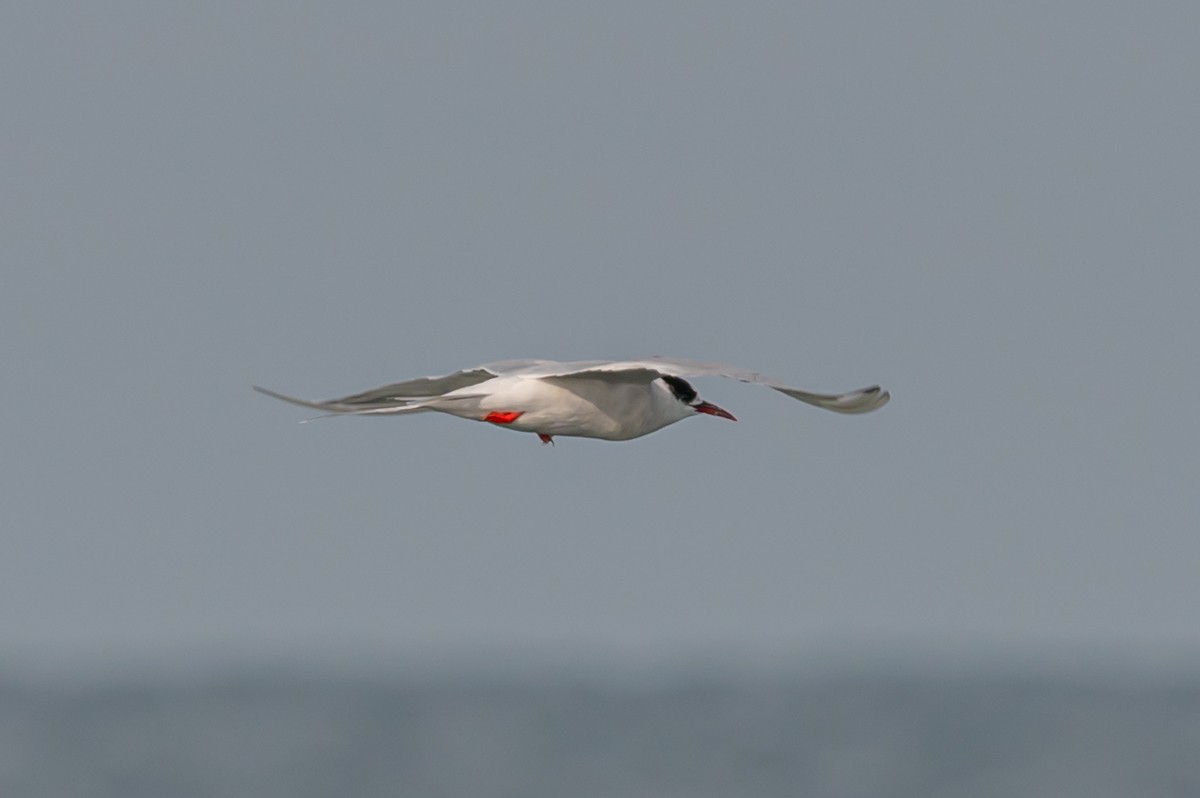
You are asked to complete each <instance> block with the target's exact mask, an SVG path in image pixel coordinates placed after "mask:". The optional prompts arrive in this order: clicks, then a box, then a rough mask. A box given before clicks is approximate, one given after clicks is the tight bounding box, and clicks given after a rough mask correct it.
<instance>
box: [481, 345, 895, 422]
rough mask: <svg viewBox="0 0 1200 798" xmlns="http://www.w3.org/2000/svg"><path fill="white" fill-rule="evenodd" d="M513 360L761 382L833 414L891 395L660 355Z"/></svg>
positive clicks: (536, 367) (539, 368)
mask: <svg viewBox="0 0 1200 798" xmlns="http://www.w3.org/2000/svg"><path fill="white" fill-rule="evenodd" d="M513 363H514V364H520V365H519V366H517V367H514V368H509V369H507V370H506V371H507V372H508V373H511V374H514V375H516V376H521V377H532V378H545V377H556V378H562V379H567V378H570V377H582V376H589V377H592V378H599V379H611V380H613V381H618V380H621V381H649V380H653V379H656V378H657V377H660V376H662V375H664V374H669V375H672V376H676V377H726V378H728V379H731V380H738V381H739V382H745V383H751V384H754V385H765V386H766V387H768V388H771V389H773V390H776V391H779V392H780V393H782V394H784V395H786V396H790V397H792V398H793V399H798V400H799V401H801V402H806V403H807V404H810V405H814V406H816V407H822V408H824V409H826V410H832V411H834V412H836V413H869V412H871V411H872V410H877V409H879V408H881V407H883V406H884V405H885V404H887V402H888V399H890V398H891V395H890V394H889V393H888V392H887V391H885V390H883V389H882V388H880V387H879V386H878V385H872V386H871V387H869V388H861V389H859V390H857V391H848V392H846V393H839V394H824V393H812V392H810V391H802V390H800V389H799V388H792V387H791V386H788V385H785V384H783V383H782V382H780V381H779V380H776V379H775V378H773V377H768V376H766V375H763V374H759V373H757V372H754V371H747V370H746V369H741V368H738V367H736V366H729V365H726V364H724V363H710V362H705V361H701V360H687V359H685V358H675V357H662V356H660V355H654V356H652V357H648V358H645V359H643V360H615V361H614V360H580V361H576V362H573V363H555V362H554V361H547V360H534V361H513ZM497 365H498V364H497Z"/></svg>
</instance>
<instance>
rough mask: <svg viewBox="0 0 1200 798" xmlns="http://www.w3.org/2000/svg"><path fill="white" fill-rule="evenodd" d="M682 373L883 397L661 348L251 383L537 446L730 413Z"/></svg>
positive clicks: (335, 410)
mask: <svg viewBox="0 0 1200 798" xmlns="http://www.w3.org/2000/svg"><path fill="white" fill-rule="evenodd" d="M686 377H727V378H729V379H734V380H738V381H740V382H746V383H754V384H757V385H765V386H766V387H768V388H772V389H774V390H776V391H779V392H780V393H782V394H786V395H787V396H790V397H792V398H793V399H798V400H800V401H801V402H806V403H808V404H810V405H815V406H817V407H823V408H825V409H826V410H833V411H835V412H838V413H869V412H871V411H872V410H877V409H878V408H880V407H883V405H885V404H886V403H887V401H888V399H889V398H891V397H890V395H889V394H888V392H887V391H885V390H883V389H881V388H880V387H879V386H878V385H872V386H871V387H870V388H862V389H861V390H857V391H849V392H847V393H841V394H822V393H810V392H808V391H802V390H800V389H798V388H789V387H788V386H786V385H783V384H782V383H780V382H779V381H778V380H775V379H772V378H771V377H766V376H763V375H762V374H756V373H755V372H753V371H746V370H745V369H740V368H736V367H734V366H726V365H722V364H720V363H706V362H701V361H697V360H685V359H680V358H668V357H659V356H654V357H648V358H645V359H643V360H581V361H575V362H570V363H559V362H556V361H553V360H505V361H501V362H498V363H488V364H486V365H483V366H475V367H474V368H467V369H462V370H460V371H456V372H454V373H453V374H446V375H445V376H441V377H417V378H416V379H411V380H405V381H403V382H395V383H392V384H390V385H384V386H381V387H379V388H372V389H371V390H369V391H363V392H362V393H356V394H352V395H350V396H344V397H342V398H341V399H331V400H329V401H325V402H310V401H306V400H304V399H297V398H295V397H294V396H285V395H284V394H281V393H276V392H275V391H269V390H267V389H266V388H260V387H258V386H257V385H256V386H254V390H256V391H258V392H259V393H263V394H266V395H267V396H270V397H273V398H275V399H280V400H282V401H284V402H291V403H292V404H295V405H300V406H302V407H309V408H313V409H315V410H320V411H322V412H324V413H327V414H331V415H343V414H345V415H356V416H395V415H403V414H407V413H421V412H430V411H434V412H438V413H449V414H450V415H452V416H458V417H459V418H466V419H470V420H472V421H484V422H487V423H489V424H492V425H494V426H498V427H504V428H505V429H510V430H516V431H519V432H532V433H535V434H536V435H537V436H538V438H540V439H541V441H542V443H543V444H547V443H553V441H554V436H556V435H561V436H564V437H566V436H570V437H577V438H600V439H602V440H606V441H627V440H631V439H633V438H640V437H642V436H643V435H649V434H650V433H651V432H655V431H657V430H660V429H662V428H663V427H666V426H668V425H670V424H674V423H675V422H676V421H682V420H683V419H685V418H691V417H692V416H698V415H708V416H714V417H716V418H727V419H729V420H730V421H736V420H737V419H735V418H734V417H733V414H731V413H730V412H729V411H727V410H723V409H722V408H720V407H717V406H716V405H714V404H712V403H711V402H706V401H704V400H702V399H701V398H700V397H699V396H698V395H697V394H696V389H695V388H693V387H692V386H691V384H690V383H689V382H688V381H687V380H686V379H685V378H686Z"/></svg>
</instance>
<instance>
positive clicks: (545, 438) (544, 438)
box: [537, 432, 554, 446]
mask: <svg viewBox="0 0 1200 798" xmlns="http://www.w3.org/2000/svg"><path fill="white" fill-rule="evenodd" d="M537 436H538V437H539V438H541V439H542V446H545V445H546V444H547V443H548V444H550V445H551V446H553V445H554V436H552V435H547V434H546V433H544V432H539V433H538V434H537Z"/></svg>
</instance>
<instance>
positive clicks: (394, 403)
mask: <svg viewBox="0 0 1200 798" xmlns="http://www.w3.org/2000/svg"><path fill="white" fill-rule="evenodd" d="M521 362H522V363H523V364H525V363H532V362H534V361H521ZM496 374H497V372H495V371H492V370H491V369H490V368H488V367H486V366H478V367H476V368H471V369H463V370H461V371H456V372H454V373H453V374H446V375H445V376H442V377H417V378H416V379H412V380H405V381H403V382H393V383H392V384H390V385H382V386H380V387H378V388H372V389H371V390H369V391H363V392H362V393H356V394H351V395H350V396H343V397H342V398H340V399H330V400H328V401H324V402H310V401H308V400H306V399H297V398H296V397H294V396H287V395H285V394H281V393H276V392H275V391H269V390H267V389H266V388H260V387H258V386H257V385H255V386H253V387H254V390H256V391H258V392H259V393H261V394H266V395H267V396H270V397H272V398H274V399H279V400H282V401H284V402H291V403H292V404H294V405H300V406H301V407H311V408H313V409H314V410H323V411H325V412H326V413H355V414H358V415H366V414H371V413H402V412H404V411H406V410H418V409H420V406H421V404H422V402H423V401H425V400H428V399H432V398H434V397H439V396H444V395H445V394H448V393H450V392H451V391H457V390H458V389H460V388H467V387H469V386H471V385H477V384H479V383H481V382H486V381H487V380H490V379H492V378H493V377H495V376H496Z"/></svg>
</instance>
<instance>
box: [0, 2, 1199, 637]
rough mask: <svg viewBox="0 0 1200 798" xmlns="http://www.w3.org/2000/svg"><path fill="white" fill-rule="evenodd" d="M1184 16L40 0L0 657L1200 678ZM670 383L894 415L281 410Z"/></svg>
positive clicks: (1139, 7) (16, 194)
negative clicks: (933, 669) (583, 662)
mask: <svg viewBox="0 0 1200 798" xmlns="http://www.w3.org/2000/svg"><path fill="white" fill-rule="evenodd" d="M248 5H249V6H250V7H247V6H248ZM1198 29H1200V6H1197V5H1196V4H1195V3H1184V2H1179V3H1153V2H1151V3H1137V4H1116V3H1112V4H1096V3H1085V2H1065V3H1053V4H1047V3H1040V2H1038V3H1034V2H1016V3H1002V4H990V5H989V4H961V3H950V2H913V3H904V4H896V3H818V4H812V3H807V4H798V3H778V4H750V5H747V4H726V3H673V4H645V3H601V4H591V5H590V6H585V5H583V4H559V3H543V4H535V3H508V4H496V3H430V4H422V5H413V4H392V3H371V4H360V5H357V6H350V7H348V6H345V5H330V4H319V3H311V4H308V3H282V2H262V3H256V4H245V3H233V2H208V3H192V4H183V5H180V4H160V3H128V2H125V3H122V2H116V3H103V4H96V3H84V2H61V3H60V2H39V3H8V4H5V5H4V7H3V9H2V10H0V100H2V107H3V108H4V113H3V116H2V119H0V141H2V142H3V146H2V148H0V168H2V170H3V191H2V192H0V197H2V198H3V209H2V213H0V240H2V242H3V243H2V244H0V252H2V253H3V254H2V257H3V261H4V268H3V278H2V287H0V363H3V382H2V384H3V396H4V403H5V409H6V412H5V413H4V415H3V420H2V421H0V447H2V451H3V454H2V456H0V485H2V488H0V490H2V491H3V496H2V501H0V525H2V528H3V532H2V537H0V546H2V554H0V637H2V638H3V640H4V646H5V648H6V649H7V650H9V651H10V652H17V653H24V654H31V655H35V656H48V655H55V656H57V655H61V654H63V653H71V654H74V655H89V656H93V655H94V656H98V655H105V656H111V655H115V654H120V655H122V656H134V657H136V656H170V655H172V654H173V653H179V652H193V653H194V652H202V653H205V654H209V655H214V656H217V655H220V656H242V655H251V656H259V655H267V656H270V655H274V654H277V653H279V652H286V651H293V652H294V651H305V652H316V653H318V654H319V653H321V652H330V651H334V650H340V651H343V652H355V651H377V652H378V651H382V652H389V653H398V654H406V655H430V654H435V655H436V654H439V653H444V652H448V651H472V650H474V651H481V650H489V651H500V652H508V653H511V654H513V655H517V654H520V653H521V652H528V651H545V652H554V653H558V654H562V653H564V652H565V653H567V654H570V653H571V652H586V651H608V652H622V653H626V654H630V655H632V656H638V657H661V656H679V655H681V654H682V653H685V652H688V651H694V650H705V651H711V652H733V651H736V652H740V653H741V654H742V655H746V656H750V657H753V656H755V655H756V653H763V654H764V655H765V654H766V653H768V652H774V653H778V652H783V653H785V654H788V653H793V654H794V653H798V652H804V651H808V650H812V649H814V648H817V647H821V646H825V647H828V646H830V645H831V644H836V643H837V641H851V640H852V641H860V642H861V641H865V642H867V643H870V644H877V645H882V646H885V647H886V646H889V645H897V646H898V645H902V644H903V645H913V644H916V645H927V646H931V647H935V648H936V647H937V646H940V645H943V644H945V643H946V642H947V641H957V642H966V643H970V644H979V645H999V646H1002V647H1003V646H1009V647H1014V648H1017V647H1034V648H1036V647H1038V646H1042V645H1047V644H1050V643H1054V644H1055V645H1063V644H1066V645H1075V644H1080V645H1091V646H1107V647H1116V648H1128V649H1132V650H1138V651H1143V652H1146V653H1147V654H1148V655H1157V654H1159V653H1164V652H1170V651H1175V650H1178V649H1180V648H1193V649H1194V648H1197V647H1200V624H1198V623H1197V617H1198V615H1200V579H1198V578H1197V574H1198V573H1200V535H1198V534H1197V531H1198V529H1197V526H1198V525H1197V517H1198V515H1200V513H1198V511H1200V498H1198V493H1200V491H1197V489H1196V482H1197V480H1196V478H1197V475H1198V474H1200V468H1198V465H1200V463H1198V456H1197V449H1198V445H1200V434H1198V433H1200V423H1198V422H1197V418H1198V416H1197V412H1196V409H1195V407H1194V406H1193V405H1194V403H1195V401H1196V399H1197V397H1200V369H1198V368H1197V366H1198V363H1197V355H1196V346H1197V340H1198V336H1200V322H1197V311H1196V308H1197V300H1198V299H1200V269H1198V268H1197V267H1198V265H1200V257H1198V255H1200V110H1198V109H1200V103H1198V101H1197V96H1196V85H1197V77H1198V76H1200V49H1198V48H1197V47H1196V46H1195V32H1196V31H1197V30H1198ZM652 353H660V354H669V355H679V356H686V357H695V358H703V359H713V360H725V361H728V362H731V363H734V364H738V365H741V366H745V367H748V368H754V369H757V370H760V371H764V372H767V373H769V374H773V375H777V376H779V377H781V378H785V379H786V380H787V381H789V382H790V383H791V384H794V385H798V386H801V387H805V388H809V389H812V390H844V389H849V388H855V387H859V386H862V385H866V384H870V383H873V382H879V383H882V384H883V385H884V386H885V387H887V388H889V389H890V390H891V391H892V394H893V401H892V403H891V404H890V405H889V406H888V407H887V408H885V409H884V410H883V411H881V412H879V413H877V414H873V415H871V416H865V417H839V416H836V415H833V414H829V413H822V412H820V411H818V410H815V409H812V408H808V407H806V406H803V405H798V404H796V403H794V402H790V401H788V400H787V399H786V398H784V397H781V396H779V395H777V394H774V393H772V392H770V391H765V390H761V389H758V388H754V387H751V386H744V385H739V384H736V383H725V382H723V381H720V380H717V381H708V380H703V381H697V387H698V388H699V389H700V391H701V394H702V395H704V396H705V397H706V398H708V399H710V400H712V401H715V402H717V403H718V404H720V405H722V406H724V407H727V408H729V409H730V410H731V411H732V412H734V413H735V414H736V415H737V416H738V418H739V419H740V421H739V423H737V424H730V423H727V422H720V423H717V422H716V421H713V420H711V419H696V420H693V421H688V422H686V423H682V424H679V425H676V426H674V427H671V428H669V429H667V430H665V431H663V432H660V433H657V434H655V435H653V436H650V437H647V438H644V439H641V440H638V441H634V442H630V443H621V444H612V443H604V442H596V441H585V440H574V439H563V440H560V441H559V445H558V446H556V447H555V448H553V449H551V448H549V447H546V448H543V447H541V446H539V445H538V442H537V439H536V438H535V437H533V436H521V435H515V434H512V433H508V432H504V431H499V430H496V429H492V428H489V427H487V426H484V425H472V424H468V423H464V422H462V421H459V420H455V419H451V418H448V417H439V416H421V417H416V418H409V419H387V420H384V419H344V420H334V421H328V422H321V423H316V424H310V425H298V424H297V423H296V421H297V420H298V419H300V418H304V417H305V413H304V412H303V411H300V410H298V409H296V408H290V407H288V406H285V405H283V404H279V403H276V402H272V401H269V400H267V399H265V398H264V397H262V396H258V395H256V394H254V393H252V392H251V391H250V389H249V386H250V384H251V383H258V384H262V385H266V386H269V387H272V388H275V389H278V390H282V391H286V392H289V393H295V394H299V395H302V396H307V397H312V398H327V397H329V396H334V395H339V394H343V393H347V392H350V391H354V390H359V389H364V388H368V387H372V386H374V385H377V384H381V383H384V382H388V381H391V380H394V379H399V378H403V377H410V376H418V375H425V374H437V373H444V372H447V371H451V370H454V369H456V368H459V367H461V366H468V365H473V364H477V363H480V362H486V361H489V360H496V359H502V358H511V357H544V358H554V359H580V358H594V357H614V358H618V357H636V356H640V355H646V354H652ZM831 641H832V642H831Z"/></svg>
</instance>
